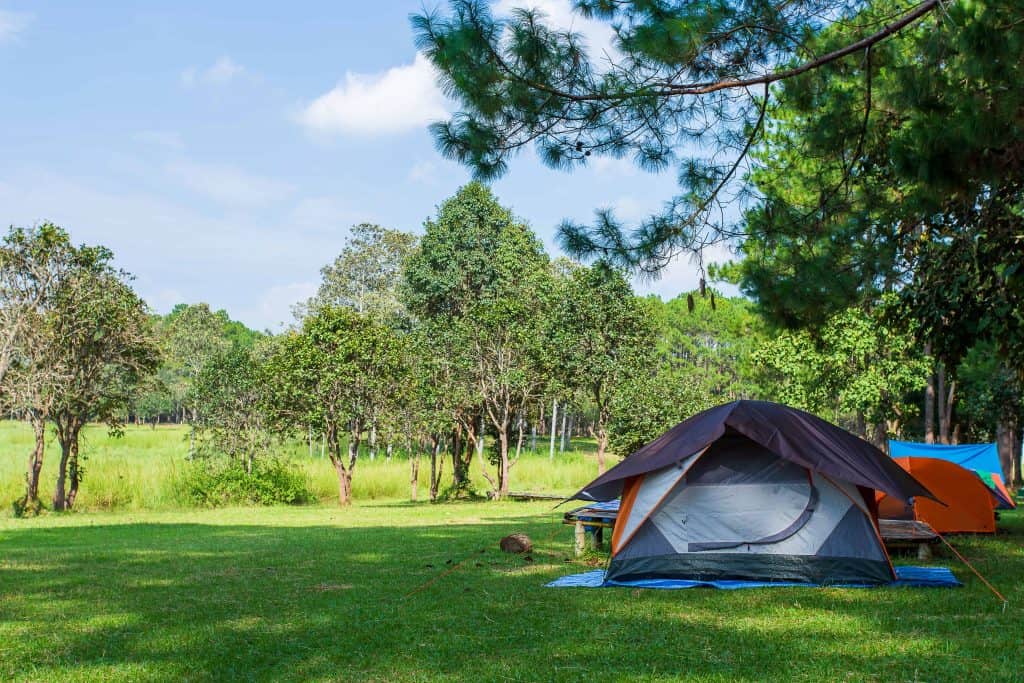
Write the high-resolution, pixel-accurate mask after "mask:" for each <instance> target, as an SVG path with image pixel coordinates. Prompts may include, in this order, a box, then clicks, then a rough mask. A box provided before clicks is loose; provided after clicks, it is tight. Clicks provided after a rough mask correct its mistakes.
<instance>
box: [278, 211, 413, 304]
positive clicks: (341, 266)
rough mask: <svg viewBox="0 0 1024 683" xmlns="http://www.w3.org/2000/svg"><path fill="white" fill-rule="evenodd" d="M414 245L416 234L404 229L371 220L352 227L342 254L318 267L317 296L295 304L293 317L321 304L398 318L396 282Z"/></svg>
mask: <svg viewBox="0 0 1024 683" xmlns="http://www.w3.org/2000/svg"><path fill="white" fill-rule="evenodd" d="M415 246H416V236H415V235H412V234H410V233H407V232H402V231H400V230H392V229H389V228H382V227H381V226H379V225H374V224H371V223H360V224H359V225H356V226H354V227H353V228H352V230H351V233H350V234H349V237H348V240H347V241H346V244H345V247H344V248H343V249H342V250H341V254H339V255H338V257H337V258H336V259H334V262H333V263H331V264H329V265H326V266H324V267H323V269H321V271H320V274H321V277H322V282H321V283H320V288H319V289H318V290H317V293H316V296H314V297H312V298H310V299H309V300H308V301H307V302H305V303H304V304H302V305H301V306H300V307H298V308H297V309H296V316H297V317H299V318H300V319H301V318H303V317H305V316H306V315H308V314H310V313H314V312H315V311H316V310H317V309H318V308H320V307H322V306H346V307H348V308H352V309H354V310H355V311H357V312H358V313H373V314H375V315H379V316H381V317H382V318H385V319H392V318H398V317H401V316H402V314H403V306H402V303H401V300H400V299H399V296H398V283H399V282H400V281H401V274H402V266H403V264H404V263H405V259H406V258H408V256H409V254H410V253H411V252H412V250H413V249H414V248H415Z"/></svg>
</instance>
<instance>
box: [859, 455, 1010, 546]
mask: <svg viewBox="0 0 1024 683" xmlns="http://www.w3.org/2000/svg"><path fill="white" fill-rule="evenodd" d="M895 460H896V462H898V463H899V464H900V467H902V468H903V469H905V470H906V471H907V472H910V474H911V475H913V477H914V478H915V479H917V480H918V481H919V482H921V483H922V484H924V485H925V486H926V487H927V488H928V490H929V491H931V492H932V493H934V494H935V495H936V496H937V497H938V498H939V499H940V500H941V501H942V502H943V503H945V505H940V504H939V503H936V502H935V501H933V500H928V499H927V498H921V497H917V498H914V503H913V506H912V507H911V506H909V505H905V504H904V503H903V501H901V500H897V499H895V498H893V497H891V496H887V495H885V494H884V493H882V492H881V491H879V492H877V494H876V496H877V499H878V516H879V517H880V518H882V519H918V520H921V521H922V522H927V523H928V524H929V525H931V527H932V528H933V529H935V530H936V531H938V532H939V533H940V534H948V533H958V532H973V533H981V534H993V533H995V531H996V515H995V505H996V501H995V499H994V498H993V496H992V493H991V492H990V491H989V488H988V487H987V486H986V485H985V483H984V482H983V481H982V480H981V478H980V477H978V475H977V474H976V473H975V472H973V471H972V470H968V469H966V468H963V467H961V466H960V465H957V464H956V463H952V462H949V461H948V460H939V459H938V458H896V459H895Z"/></svg>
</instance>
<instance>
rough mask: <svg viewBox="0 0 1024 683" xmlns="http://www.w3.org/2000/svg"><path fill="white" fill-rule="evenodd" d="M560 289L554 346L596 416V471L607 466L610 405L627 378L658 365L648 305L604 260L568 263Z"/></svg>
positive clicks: (570, 380) (573, 384) (569, 379)
mask: <svg viewBox="0 0 1024 683" xmlns="http://www.w3.org/2000/svg"><path fill="white" fill-rule="evenodd" d="M560 285H561V286H560V287H559V290H558V294H557V297H558V303H557V312H556V323H555V340H554V343H555V346H556V348H558V349H560V351H561V357H560V358H559V360H560V363H559V365H560V366H561V373H562V374H563V375H564V376H565V377H566V383H567V384H569V385H570V386H571V387H573V388H575V389H577V390H580V391H582V392H584V393H585V395H586V396H587V398H588V399H589V400H590V401H591V402H592V403H593V406H594V411H595V413H596V417H595V420H594V426H593V436H594V437H595V438H596V439H597V469H598V473H603V472H604V470H605V452H606V450H607V449H608V440H609V432H608V428H609V424H610V422H611V420H612V417H613V416H612V405H613V404H614V401H615V398H616V396H617V395H618V393H619V392H621V391H622V390H623V387H624V385H625V384H626V383H627V382H628V381H629V379H630V378H632V377H635V376H638V375H642V374H649V373H650V372H651V371H652V370H653V368H654V367H655V365H656V363H657V357H656V355H655V328H654V326H653V324H652V315H651V310H650V308H651V307H650V305H645V302H644V301H643V300H640V299H638V298H637V297H636V296H634V294H633V291H632V288H631V287H630V286H629V283H628V282H627V281H626V278H625V277H623V274H622V273H621V272H619V271H617V270H615V269H613V268H611V267H610V266H608V265H607V264H604V263H597V264H595V265H594V266H593V267H590V268H587V267H583V266H574V267H571V268H570V269H569V271H568V273H567V274H566V275H565V277H564V278H563V280H562V281H561V282H560Z"/></svg>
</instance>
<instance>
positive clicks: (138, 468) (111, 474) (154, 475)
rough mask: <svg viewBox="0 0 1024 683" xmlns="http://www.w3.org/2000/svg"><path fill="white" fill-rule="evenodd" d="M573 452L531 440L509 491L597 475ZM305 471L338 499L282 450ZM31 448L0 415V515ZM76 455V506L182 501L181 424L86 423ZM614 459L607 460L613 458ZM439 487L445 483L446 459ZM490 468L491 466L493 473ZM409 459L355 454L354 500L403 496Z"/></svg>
mask: <svg viewBox="0 0 1024 683" xmlns="http://www.w3.org/2000/svg"><path fill="white" fill-rule="evenodd" d="M573 447H574V450H572V451H569V452H566V453H564V454H558V453H556V455H555V459H556V460H555V462H554V463H553V464H552V463H551V462H550V461H549V459H548V455H547V453H548V451H547V442H546V440H544V439H542V440H541V443H539V444H538V451H539V453H538V454H536V455H533V454H529V453H527V454H526V455H524V456H523V457H522V458H521V459H520V461H519V463H518V464H517V465H516V466H515V467H514V468H513V469H512V489H513V490H529V491H540V492H543V491H547V492H556V493H572V492H573V491H576V490H577V489H579V487H581V486H582V485H583V484H586V483H587V482H588V481H590V480H591V479H593V478H594V477H595V476H596V475H597V464H596V459H595V455H594V453H593V450H594V445H593V442H592V441H588V440H582V439H581V440H576V441H574V442H573ZM283 450H284V452H285V453H286V454H287V455H288V456H289V457H291V458H292V459H293V460H294V461H295V463H296V465H297V466H298V467H299V468H300V469H301V470H302V471H303V472H304V474H305V476H306V479H307V481H308V482H309V488H310V490H311V491H312V492H313V496H314V497H315V498H316V499H317V500H319V501H321V502H322V503H325V504H329V503H331V502H333V501H336V500H337V495H338V479H337V476H336V475H335V473H334V469H333V468H332V467H331V464H330V462H329V461H328V460H327V459H325V458H321V457H319V451H316V450H314V457H312V458H311V457H309V451H308V448H307V445H306V444H305V443H295V444H290V445H289V446H288V447H286V448H284V449H283ZM31 451H32V431H31V429H30V428H29V426H28V425H27V424H25V423H23V422H11V421H0V506H2V507H0V516H9V515H10V514H11V508H10V503H11V501H13V500H14V499H16V498H17V497H19V496H21V495H23V494H24V488H25V468H26V465H27V461H28V456H29V454H30V453H31ZM82 453H83V455H84V456H85V457H86V462H85V480H84V482H83V484H82V491H81V495H80V497H79V500H78V503H77V504H76V507H77V508H78V509H79V510H81V511H97V510H133V511H138V510H168V509H180V508H183V507H188V501H187V500H186V499H185V498H184V496H183V495H182V493H181V491H180V488H179V487H178V486H177V485H176V484H177V481H178V478H179V475H180V474H181V472H182V468H183V467H185V466H186V456H187V455H188V429H187V428H186V427H182V426H161V427H157V428H155V429H154V428H151V427H135V426H128V427H126V428H125V434H124V436H123V437H121V438H112V437H110V436H108V435H107V431H106V429H105V428H104V427H102V426H99V425H90V426H89V427H87V428H86V430H85V432H84V434H83V442H82ZM59 458H60V448H59V447H58V445H57V444H56V442H55V440H54V439H53V435H52V433H51V434H50V435H49V438H48V444H47V454H46V458H45V460H44V464H43V473H42V478H41V484H40V486H41V496H42V498H43V500H44V501H48V500H49V499H50V497H51V496H52V493H53V485H54V481H55V480H56V472H57V463H58V460H59ZM612 462H614V459H612ZM446 468H447V470H446V474H445V476H444V479H443V483H442V485H447V484H448V483H449V482H450V481H451V472H450V464H446ZM429 470H430V463H429V461H427V460H426V459H424V460H423V461H422V463H421V466H420V476H419V482H420V483H419V491H420V496H421V497H424V498H425V497H426V496H427V495H428V491H429V483H428V481H429ZM471 472H472V476H473V480H474V483H475V485H476V487H477V488H478V489H479V490H480V491H483V490H485V489H486V488H487V487H486V482H485V481H484V480H483V477H482V476H481V474H480V467H479V464H478V463H477V462H474V463H473V466H472V468H471ZM492 474H493V471H492ZM409 479H410V471H409V461H408V460H407V459H406V458H404V457H395V458H392V459H391V461H390V462H389V461H387V460H386V459H385V458H384V457H381V456H378V457H377V458H376V460H374V461H373V462H371V461H370V460H369V459H367V458H366V457H365V455H364V456H363V457H361V458H360V461H359V463H358V465H357V467H356V474H355V479H354V480H353V496H354V498H355V499H356V500H364V501H365V500H401V499H408V497H409V488H410V486H409Z"/></svg>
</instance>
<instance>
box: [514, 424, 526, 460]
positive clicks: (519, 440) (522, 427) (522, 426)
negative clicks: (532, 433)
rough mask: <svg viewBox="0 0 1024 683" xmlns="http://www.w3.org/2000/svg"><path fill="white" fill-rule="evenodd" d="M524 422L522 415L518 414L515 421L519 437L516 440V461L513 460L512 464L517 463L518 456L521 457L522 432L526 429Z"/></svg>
mask: <svg viewBox="0 0 1024 683" xmlns="http://www.w3.org/2000/svg"><path fill="white" fill-rule="evenodd" d="M525 422H526V421H525V420H524V419H523V414H522V413H519V419H518V420H517V426H518V428H519V436H518V437H517V438H516V459H515V461H514V462H518V461H519V456H520V455H522V453H523V431H524V430H525V428H526V424H525Z"/></svg>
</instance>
